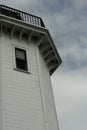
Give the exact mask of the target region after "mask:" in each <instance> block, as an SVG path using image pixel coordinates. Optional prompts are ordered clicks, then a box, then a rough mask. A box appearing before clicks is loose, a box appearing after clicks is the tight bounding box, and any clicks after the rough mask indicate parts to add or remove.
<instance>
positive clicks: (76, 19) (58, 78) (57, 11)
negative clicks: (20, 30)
mask: <svg viewBox="0 0 87 130" xmlns="http://www.w3.org/2000/svg"><path fill="white" fill-rule="evenodd" d="M0 3H1V4H5V5H8V6H11V7H14V8H17V9H20V10H23V11H27V12H29V13H32V14H34V15H38V16H40V17H42V18H43V20H44V22H45V25H46V27H47V28H48V29H49V30H50V33H51V35H52V38H53V40H54V42H55V44H56V47H57V49H58V51H59V53H60V56H61V58H62V61H63V63H62V64H61V66H60V67H59V68H58V69H57V71H56V72H55V73H54V74H53V76H52V84H53V91H54V98H55V102H56V109H57V114H58V120H59V126H60V130H87V0H0Z"/></svg>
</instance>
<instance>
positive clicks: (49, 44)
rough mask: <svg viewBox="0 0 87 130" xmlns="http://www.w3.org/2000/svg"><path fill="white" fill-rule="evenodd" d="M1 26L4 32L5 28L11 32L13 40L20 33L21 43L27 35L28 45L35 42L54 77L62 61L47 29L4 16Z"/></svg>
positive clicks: (0, 17) (0, 20)
mask: <svg viewBox="0 0 87 130" xmlns="http://www.w3.org/2000/svg"><path fill="white" fill-rule="evenodd" d="M0 25H1V30H2V31H4V28H5V29H7V30H9V35H10V37H11V38H12V37H13V35H14V34H15V33H16V32H17V31H18V39H19V41H21V39H22V37H23V36H24V35H25V34H26V37H25V38H26V41H27V42H28V43H30V42H31V40H35V41H36V43H37V46H38V48H39V50H40V53H41V54H42V56H43V59H44V61H45V63H46V64H47V67H48V69H49V73H50V75H52V74H53V72H55V70H56V69H57V68H58V67H59V65H60V64H61V62H62V61H61V58H60V55H59V53H58V51H57V49H56V47H55V45H54V42H53V40H52V38H51V35H50V33H49V31H48V30H47V29H46V28H43V27H38V26H35V25H33V24H29V23H25V22H24V21H21V20H18V19H15V18H12V17H8V16H5V15H2V14H0Z"/></svg>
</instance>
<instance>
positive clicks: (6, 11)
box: [0, 5, 45, 28]
mask: <svg viewBox="0 0 87 130" xmlns="http://www.w3.org/2000/svg"><path fill="white" fill-rule="evenodd" d="M0 14H3V15H6V16H9V17H12V18H15V19H18V20H22V21H24V22H26V23H29V24H33V25H35V26H38V27H44V28H45V25H44V23H43V21H42V19H41V18H40V17H37V16H34V15H31V14H28V13H25V12H23V11H20V10H17V9H13V8H10V7H8V6H4V5H0Z"/></svg>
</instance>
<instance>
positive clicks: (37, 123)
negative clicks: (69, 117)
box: [0, 34, 59, 130]
mask: <svg viewBox="0 0 87 130" xmlns="http://www.w3.org/2000/svg"><path fill="white" fill-rule="evenodd" d="M2 44H3V48H2V50H3V55H2V58H3V62H2V63H3V67H2V68H0V71H1V70H2V72H3V75H2V77H3V79H2V85H0V90H1V89H2V91H0V93H1V92H2V93H1V94H0V95H2V97H1V98H2V101H3V102H2V107H3V110H2V112H1V106H0V113H2V114H3V129H1V126H0V130H59V129H58V122H57V118H56V112H55V106H54V99H53V94H52V87H51V81H50V75H49V72H48V69H47V66H46V64H45V62H44V60H43V58H42V56H41V55H40V54H39V50H38V49H37V47H36V44H34V43H29V44H27V42H25V41H21V42H19V40H17V39H15V38H12V39H11V38H10V37H8V36H7V35H6V34H3V36H2ZM0 45H1V44H0ZM13 46H18V47H22V48H27V50H28V62H29V64H28V65H29V66H28V67H29V72H30V74H28V73H23V72H20V71H17V70H14V69H13V68H14V54H13ZM0 76H1V75H0ZM1 98H0V103H1ZM0 119H1V116H0Z"/></svg>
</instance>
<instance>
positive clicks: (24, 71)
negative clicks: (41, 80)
mask: <svg viewBox="0 0 87 130" xmlns="http://www.w3.org/2000/svg"><path fill="white" fill-rule="evenodd" d="M14 70H16V71H20V72H23V73H27V74H31V73H30V72H29V71H27V70H21V69H18V68H14Z"/></svg>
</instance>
